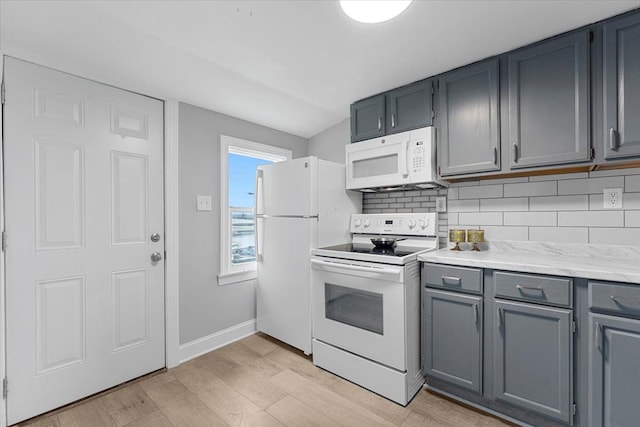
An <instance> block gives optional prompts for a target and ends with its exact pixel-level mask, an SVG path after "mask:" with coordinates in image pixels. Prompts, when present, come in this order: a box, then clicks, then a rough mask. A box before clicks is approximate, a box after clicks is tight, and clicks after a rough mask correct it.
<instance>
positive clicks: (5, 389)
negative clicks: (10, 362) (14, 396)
mask: <svg viewBox="0 0 640 427" xmlns="http://www.w3.org/2000/svg"><path fill="white" fill-rule="evenodd" d="M8 393H9V381H7V379H6V378H4V379H3V380H2V398H3V399H6V398H7V394H8Z"/></svg>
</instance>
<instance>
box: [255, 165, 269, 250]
mask: <svg viewBox="0 0 640 427" xmlns="http://www.w3.org/2000/svg"><path fill="white" fill-rule="evenodd" d="M262 179H263V176H262V170H261V169H256V190H255V200H254V203H253V206H254V224H255V229H256V234H255V244H256V261H262V246H261V244H260V243H261V242H262V238H261V237H260V233H261V230H262V227H260V226H259V224H260V222H261V221H263V218H265V217H266V215H264V214H263V213H262V212H263V209H262V208H263V206H262V191H261V190H262Z"/></svg>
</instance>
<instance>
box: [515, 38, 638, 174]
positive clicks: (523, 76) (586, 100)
mask: <svg viewBox="0 0 640 427" xmlns="http://www.w3.org/2000/svg"><path fill="white" fill-rule="evenodd" d="M589 53H590V31H589V30H582V31H580V32H575V33H572V34H569V35H566V36H562V37H557V38H554V39H551V40H549V41H546V42H543V43H539V44H536V45H533V46H531V47H527V48H523V49H520V50H518V51H515V52H513V53H510V54H508V55H507V56H506V58H507V61H508V71H507V73H508V76H507V79H508V126H509V132H508V147H507V148H508V151H509V153H510V155H509V158H510V163H509V164H510V169H518V168H525V167H534V166H550V165H560V164H567V163H574V162H588V161H590V160H591V124H590V116H591V110H590V108H591V99H590V94H591V90H590V55H589ZM639 126H640V125H639Z"/></svg>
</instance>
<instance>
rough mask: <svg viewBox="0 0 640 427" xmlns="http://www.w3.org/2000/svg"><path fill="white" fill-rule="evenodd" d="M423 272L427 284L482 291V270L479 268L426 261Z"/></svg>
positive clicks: (452, 288)
mask: <svg viewBox="0 0 640 427" xmlns="http://www.w3.org/2000/svg"><path fill="white" fill-rule="evenodd" d="M422 273H423V274H422V277H423V281H424V284H426V285H429V286H437V287H441V288H447V289H451V290H456V289H457V290H461V291H469V292H477V293H482V270H481V269H479V268H466V267H453V266H449V265H439V264H429V263H424V264H423V267H422Z"/></svg>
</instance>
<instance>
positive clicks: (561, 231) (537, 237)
mask: <svg viewBox="0 0 640 427" xmlns="http://www.w3.org/2000/svg"><path fill="white" fill-rule="evenodd" d="M529 240H531V241H534V242H564V243H589V228H588V227H530V228H529Z"/></svg>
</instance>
